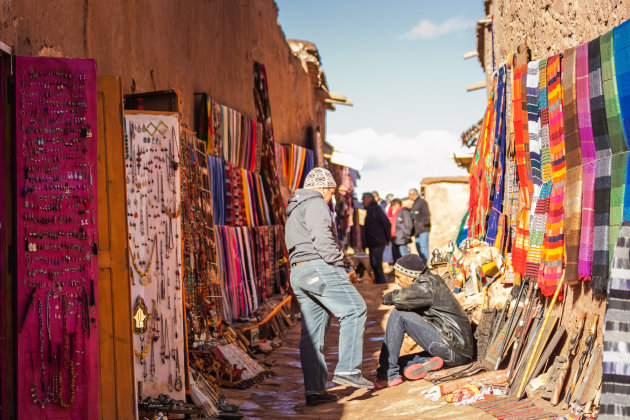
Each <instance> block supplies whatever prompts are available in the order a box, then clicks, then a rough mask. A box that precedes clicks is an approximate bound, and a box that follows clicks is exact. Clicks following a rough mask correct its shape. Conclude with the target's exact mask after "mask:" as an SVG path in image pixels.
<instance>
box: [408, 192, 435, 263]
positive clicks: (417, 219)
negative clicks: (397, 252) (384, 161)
mask: <svg viewBox="0 0 630 420" xmlns="http://www.w3.org/2000/svg"><path fill="white" fill-rule="evenodd" d="M409 199H410V200H413V205H412V206H411V218H412V219H413V236H415V237H416V249H417V250H418V254H420V255H421V256H422V258H424V261H425V262H427V261H429V231H430V230H431V214H430V213H429V205H428V204H427V202H426V201H424V199H423V198H422V197H420V194H418V190H417V189H415V188H412V189H410V190H409Z"/></svg>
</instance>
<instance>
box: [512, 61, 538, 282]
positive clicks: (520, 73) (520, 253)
mask: <svg viewBox="0 0 630 420" xmlns="http://www.w3.org/2000/svg"><path fill="white" fill-rule="evenodd" d="M526 83H527V65H526V64H523V65H521V66H518V67H516V68H515V69H514V89H513V105H512V112H513V115H514V118H513V121H514V148H515V155H516V167H517V170H518V181H519V184H520V191H519V197H520V203H521V209H520V214H519V215H518V222H517V227H516V233H515V235H514V242H513V244H512V264H513V266H514V270H515V271H516V272H517V273H519V274H521V275H523V274H525V263H526V260H527V248H529V220H530V214H531V206H532V196H533V194H534V182H533V180H532V165H531V160H530V153H529V132H528V128H527V126H528V120H527V85H526Z"/></svg>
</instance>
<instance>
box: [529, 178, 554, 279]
mask: <svg viewBox="0 0 630 420" xmlns="http://www.w3.org/2000/svg"><path fill="white" fill-rule="evenodd" d="M552 186H553V182H552V181H547V182H545V183H543V185H542V187H541V188H540V194H539V196H538V200H537V201H536V210H535V211H534V214H533V215H532V221H531V231H530V236H529V250H528V252H527V268H526V271H525V276H526V277H528V278H532V279H537V278H538V277H539V275H540V263H541V260H542V245H543V239H544V237H545V227H546V223H547V213H549V196H550V195H551V187H552Z"/></svg>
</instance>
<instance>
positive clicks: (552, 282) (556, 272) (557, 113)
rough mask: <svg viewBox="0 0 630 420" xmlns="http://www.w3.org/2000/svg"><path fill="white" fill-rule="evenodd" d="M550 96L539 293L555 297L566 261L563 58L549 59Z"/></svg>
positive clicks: (548, 83) (548, 93) (548, 92)
mask: <svg viewBox="0 0 630 420" xmlns="http://www.w3.org/2000/svg"><path fill="white" fill-rule="evenodd" d="M546 70H547V95H548V104H549V143H550V147H549V152H550V157H551V176H552V182H553V187H552V189H551V196H550V197H549V213H548V214H547V228H546V230H545V239H544V242H543V261H542V270H543V279H542V282H541V283H540V290H541V292H542V293H543V294H544V295H545V296H552V295H553V294H554V292H555V290H556V288H557V286H558V282H559V281H560V278H561V277H562V272H563V269H562V268H563V267H562V262H563V260H564V188H565V180H566V162H565V151H564V124H563V119H562V86H561V83H560V79H561V74H562V58H561V57H560V55H555V56H553V57H550V58H549V59H548V60H547V69H546Z"/></svg>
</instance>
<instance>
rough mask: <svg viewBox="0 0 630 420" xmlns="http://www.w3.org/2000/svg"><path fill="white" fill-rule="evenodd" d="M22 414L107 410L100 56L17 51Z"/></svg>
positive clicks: (85, 414) (84, 414)
mask: <svg viewBox="0 0 630 420" xmlns="http://www.w3.org/2000/svg"><path fill="white" fill-rule="evenodd" d="M15 72H16V81H15V101H16V104H15V109H16V153H17V156H16V169H17V176H16V183H17V192H18V196H17V197H16V204H17V220H16V229H17V232H18V237H22V238H23V239H22V240H23V242H22V243H19V242H18V249H17V274H16V278H17V279H18V283H17V303H18V306H17V314H18V316H17V319H18V325H17V329H18V345H17V355H18V356H17V359H18V366H17V371H18V372H20V374H19V375H18V392H17V394H18V413H19V417H20V418H41V417H42V416H44V417H46V418H72V419H74V418H77V419H78V418H81V419H85V418H94V419H96V418H98V416H99V407H98V393H99V391H98V389H99V377H98V369H99V354H98V321H97V311H96V290H97V284H96V282H97V281H98V258H97V256H96V254H97V251H98V225H97V223H98V220H97V204H96V197H97V194H96V187H97V182H96V162H97V141H96V114H95V111H96V63H95V61H94V60H79V59H58V58H32V57H17V58H16V70H15Z"/></svg>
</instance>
